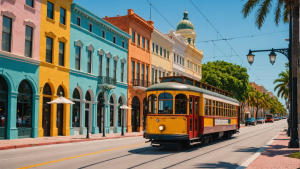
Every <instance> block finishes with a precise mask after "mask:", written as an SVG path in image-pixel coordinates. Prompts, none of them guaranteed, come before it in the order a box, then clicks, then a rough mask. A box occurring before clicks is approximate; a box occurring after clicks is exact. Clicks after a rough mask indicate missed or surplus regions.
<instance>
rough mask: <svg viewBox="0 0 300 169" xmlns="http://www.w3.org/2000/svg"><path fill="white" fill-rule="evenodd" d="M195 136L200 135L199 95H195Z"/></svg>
mask: <svg viewBox="0 0 300 169" xmlns="http://www.w3.org/2000/svg"><path fill="white" fill-rule="evenodd" d="M193 105H194V106H193V107H194V108H193V109H194V137H199V97H197V96H194V103H193Z"/></svg>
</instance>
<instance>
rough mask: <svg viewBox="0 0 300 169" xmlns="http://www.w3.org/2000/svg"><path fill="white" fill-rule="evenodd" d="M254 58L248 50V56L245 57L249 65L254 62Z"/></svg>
mask: <svg viewBox="0 0 300 169" xmlns="http://www.w3.org/2000/svg"><path fill="white" fill-rule="evenodd" d="M254 56H255V55H253V54H252V52H251V50H249V54H248V55H247V58H248V62H249V63H250V65H252V63H253V62H254Z"/></svg>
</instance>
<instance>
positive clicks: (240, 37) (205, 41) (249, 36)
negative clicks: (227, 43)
mask: <svg viewBox="0 0 300 169" xmlns="http://www.w3.org/2000/svg"><path fill="white" fill-rule="evenodd" d="M287 31H289V30H285V31H278V32H270V33H263V34H258V35H248V36H239V37H234V38H226V39H215V40H203V41H199V42H196V43H202V42H204V43H207V42H211V41H214V42H216V41H223V40H233V39H242V38H252V37H255V36H263V35H270V34H274V33H281V32H287Z"/></svg>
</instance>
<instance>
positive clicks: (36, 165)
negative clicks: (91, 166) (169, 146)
mask: <svg viewBox="0 0 300 169" xmlns="http://www.w3.org/2000/svg"><path fill="white" fill-rule="evenodd" d="M143 144H147V143H140V144H134V145H130V146H124V147H118V148H112V149H108V150H102V151H97V152H93V153H88V154H82V155H78V156H73V157H68V158H63V159H59V160H53V161H48V162H45V163H40V164H35V165H30V166H26V167H21V168H18V169H27V168H33V167H38V166H42V165H46V164H51V163H56V162H60V161H65V160H71V159H74V158H79V157H84V156H89V155H94V154H99V153H104V152H108V151H113V150H119V149H123V148H128V147H134V146H138V145H143Z"/></svg>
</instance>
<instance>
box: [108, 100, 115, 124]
mask: <svg viewBox="0 0 300 169" xmlns="http://www.w3.org/2000/svg"><path fill="white" fill-rule="evenodd" d="M109 103H110V126H111V127H113V126H114V111H115V109H114V105H113V104H114V98H113V97H112V96H110V99H109Z"/></svg>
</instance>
